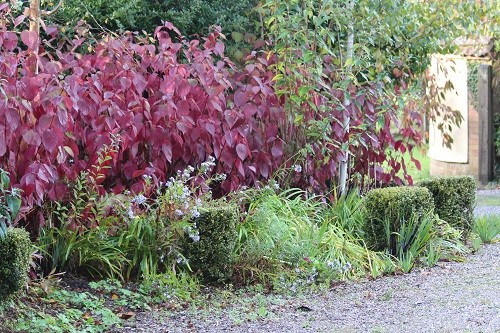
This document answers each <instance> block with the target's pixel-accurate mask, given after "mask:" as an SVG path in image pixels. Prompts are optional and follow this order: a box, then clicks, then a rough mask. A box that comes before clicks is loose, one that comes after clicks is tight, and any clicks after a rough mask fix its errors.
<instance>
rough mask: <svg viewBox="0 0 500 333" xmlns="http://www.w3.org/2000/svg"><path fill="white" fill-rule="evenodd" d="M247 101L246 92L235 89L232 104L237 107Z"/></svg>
mask: <svg viewBox="0 0 500 333" xmlns="http://www.w3.org/2000/svg"><path fill="white" fill-rule="evenodd" d="M247 101H248V94H247V93H246V92H243V91H237V92H235V93H234V105H236V106H237V107H239V108H240V107H242V106H243V105H245V103H246V102H247Z"/></svg>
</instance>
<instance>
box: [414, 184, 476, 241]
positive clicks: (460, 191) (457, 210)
mask: <svg viewBox="0 0 500 333" xmlns="http://www.w3.org/2000/svg"><path fill="white" fill-rule="evenodd" d="M419 186H423V187H426V188H428V189H429V191H430V192H431V193H432V196H433V198H434V205H435V211H436V213H437V214H438V215H439V217H440V218H441V219H443V220H445V221H446V222H448V223H449V224H450V225H451V226H452V227H454V228H457V229H460V230H463V231H465V236H466V235H467V233H468V232H470V230H471V229H472V225H473V224H474V206H475V205H476V181H475V179H474V178H473V177H471V176H455V177H439V178H435V179H430V180H425V181H423V182H421V183H420V184H419Z"/></svg>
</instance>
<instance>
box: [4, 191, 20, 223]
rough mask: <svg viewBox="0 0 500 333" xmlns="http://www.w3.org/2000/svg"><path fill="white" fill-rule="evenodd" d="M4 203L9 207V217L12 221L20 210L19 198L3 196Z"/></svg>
mask: <svg viewBox="0 0 500 333" xmlns="http://www.w3.org/2000/svg"><path fill="white" fill-rule="evenodd" d="M5 202H6V203H7V206H8V207H9V210H10V217H11V219H12V221H14V219H15V218H16V216H17V213H19V209H21V198H20V197H19V196H16V195H7V196H5Z"/></svg>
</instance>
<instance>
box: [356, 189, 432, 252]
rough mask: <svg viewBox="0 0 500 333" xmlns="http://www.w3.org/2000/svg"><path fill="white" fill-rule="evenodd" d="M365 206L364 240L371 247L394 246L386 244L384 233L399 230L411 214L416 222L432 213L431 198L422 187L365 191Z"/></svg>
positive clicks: (379, 248)
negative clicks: (386, 223)
mask: <svg viewBox="0 0 500 333" xmlns="http://www.w3.org/2000/svg"><path fill="white" fill-rule="evenodd" d="M364 207H365V210H366V225H365V238H366V241H367V243H368V245H369V246H370V247H372V248H375V249H378V250H381V249H384V248H394V246H392V244H387V233H388V234H389V235H391V234H393V233H398V232H400V227H401V225H402V223H404V222H405V223H406V222H408V221H410V220H411V219H412V218H414V219H416V220H417V221H416V224H417V225H418V224H419V221H420V220H421V219H422V218H423V217H424V215H426V214H432V213H433V211H434V201H433V199H432V194H431V193H430V192H429V190H427V189H426V188H424V187H417V186H415V187H406V186H404V187H389V188H383V189H375V190H371V191H370V192H368V193H367V195H366V197H365V202H364ZM385 222H388V223H389V226H388V228H389V230H386V229H387V228H386V226H385ZM391 243H392V242H391Z"/></svg>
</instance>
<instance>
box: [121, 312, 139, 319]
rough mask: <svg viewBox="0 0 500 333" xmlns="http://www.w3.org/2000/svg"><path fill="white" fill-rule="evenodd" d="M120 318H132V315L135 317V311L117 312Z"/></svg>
mask: <svg viewBox="0 0 500 333" xmlns="http://www.w3.org/2000/svg"><path fill="white" fill-rule="evenodd" d="M117 316H118V318H120V319H124V320H127V319H130V318H132V317H135V312H132V311H129V312H125V313H123V312H120V313H118V314H117Z"/></svg>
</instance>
